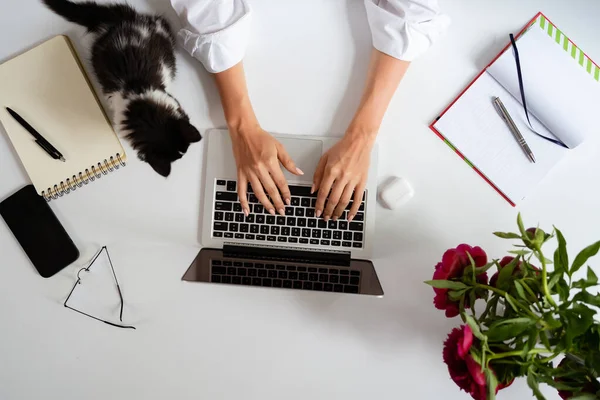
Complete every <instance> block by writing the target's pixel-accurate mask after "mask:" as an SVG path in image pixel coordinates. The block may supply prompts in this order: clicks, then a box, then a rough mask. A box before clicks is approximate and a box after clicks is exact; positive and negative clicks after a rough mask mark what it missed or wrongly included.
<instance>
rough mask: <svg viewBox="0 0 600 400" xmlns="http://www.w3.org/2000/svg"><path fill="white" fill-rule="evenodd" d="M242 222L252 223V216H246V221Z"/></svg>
mask: <svg viewBox="0 0 600 400" xmlns="http://www.w3.org/2000/svg"><path fill="white" fill-rule="evenodd" d="M244 221H245V222H248V223H249V224H252V223H254V214H248V216H247V217H246V219H245V220H244Z"/></svg>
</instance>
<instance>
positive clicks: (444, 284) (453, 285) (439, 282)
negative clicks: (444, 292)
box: [425, 279, 468, 290]
mask: <svg viewBox="0 0 600 400" xmlns="http://www.w3.org/2000/svg"><path fill="white" fill-rule="evenodd" d="M425 284H427V285H429V286H431V287H434V288H436V289H451V290H461V289H465V288H468V286H467V285H465V284H464V283H462V282H455V281H448V280H444V279H434V280H431V281H425Z"/></svg>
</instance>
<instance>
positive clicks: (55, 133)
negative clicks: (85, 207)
mask: <svg viewBox="0 0 600 400" xmlns="http://www.w3.org/2000/svg"><path fill="white" fill-rule="evenodd" d="M5 107H10V108H11V109H13V110H14V111H16V112H17V113H18V114H19V115H20V116H21V117H23V118H24V119H25V120H26V121H27V122H28V123H29V124H30V125H32V126H33V128H35V129H36V130H37V131H38V132H39V133H40V134H41V135H42V136H43V137H44V138H46V139H47V140H48V141H49V142H50V143H52V144H53V145H54V146H55V147H56V148H57V149H58V150H59V151H60V152H61V153H62V154H63V155H64V157H65V159H66V162H61V161H58V160H54V159H52V158H51V157H50V156H49V155H48V154H46V153H45V152H44V151H43V150H42V149H41V148H40V147H39V146H38V145H37V144H36V143H35V140H34V138H33V136H31V135H30V134H29V133H28V132H27V131H26V130H25V129H24V128H23V127H22V126H21V125H20V124H19V123H17V121H15V120H14V119H13V118H12V117H11V116H10V115H9V114H8V112H7V111H6V109H5ZM0 122H1V123H2V125H3V126H4V128H5V130H6V133H7V134H8V137H9V138H10V140H11V142H12V144H13V146H14V148H15V150H16V152H17V154H18V156H19V158H20V159H21V162H22V163H23V166H24V167H25V169H26V171H27V174H28V175H29V178H30V179H31V181H32V183H33V185H34V186H35V188H36V191H37V192H38V194H40V195H41V196H43V197H45V198H46V199H47V200H50V199H56V198H57V197H59V196H63V195H64V194H67V193H69V192H70V191H72V190H75V189H77V188H79V187H82V186H84V185H86V184H88V183H90V182H92V181H94V180H95V179H97V178H100V177H102V176H103V175H107V174H108V173H109V172H112V171H114V170H115V169H118V168H119V167H120V166H124V165H125V161H126V155H125V151H124V150H123V147H122V146H121V142H120V141H119V139H118V137H117V135H116V134H115V132H114V130H113V128H112V126H111V124H110V122H109V120H108V118H107V116H106V114H105V113H104V110H103V108H102V106H101V104H100V102H99V100H98V98H97V97H96V94H95V92H94V89H93V88H92V86H91V84H90V82H89V80H88V78H87V76H86V74H85V71H84V69H83V67H82V65H81V62H80V61H79V58H78V57H77V54H76V52H75V49H74V48H73V46H72V44H71V42H70V41H69V38H68V37H66V36H57V37H54V38H52V39H50V40H48V41H46V42H44V43H42V44H41V45H39V46H37V47H35V48H33V49H31V50H29V51H26V52H25V53H23V54H21V55H19V56H17V57H15V58H13V59H11V60H9V61H6V62H5V63H3V64H0Z"/></svg>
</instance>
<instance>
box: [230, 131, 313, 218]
mask: <svg viewBox="0 0 600 400" xmlns="http://www.w3.org/2000/svg"><path fill="white" fill-rule="evenodd" d="M229 132H230V135H231V141H232V143H233V154H234V156H235V161H236V164H237V174H238V196H239V198H240V204H241V205H242V210H243V211H244V214H246V216H248V214H249V213H250V208H249V207H248V198H247V197H246V192H247V187H248V183H250V185H252V190H253V191H254V195H255V196H256V197H257V198H258V201H260V202H261V204H262V205H263V206H264V207H265V209H266V210H267V211H268V212H269V213H270V214H271V215H275V212H278V213H279V214H281V215H285V205H290V200H291V195H290V189H289V188H288V185H287V181H286V179H285V177H284V176H283V171H282V170H281V165H283V166H284V167H285V169H287V170H288V171H290V172H291V173H292V174H294V175H304V172H302V170H301V169H299V168H298V167H296V164H294V161H293V160H292V159H291V157H290V155H289V154H288V152H287V151H286V150H285V149H284V147H283V145H282V144H281V143H279V141H277V140H276V139H275V138H274V137H273V136H271V135H270V134H269V133H267V132H265V131H264V130H263V129H262V128H261V127H260V126H259V125H258V124H253V125H251V126H250V127H245V128H240V129H231V127H230V130H229ZM280 163H281V165H280ZM267 195H268V196H270V197H271V199H270V200H269V197H267Z"/></svg>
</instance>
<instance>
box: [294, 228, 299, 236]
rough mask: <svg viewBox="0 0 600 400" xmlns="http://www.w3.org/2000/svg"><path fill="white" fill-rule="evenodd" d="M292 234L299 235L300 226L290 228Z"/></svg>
mask: <svg viewBox="0 0 600 400" xmlns="http://www.w3.org/2000/svg"><path fill="white" fill-rule="evenodd" d="M292 236H296V237H298V236H300V228H292Z"/></svg>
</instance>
